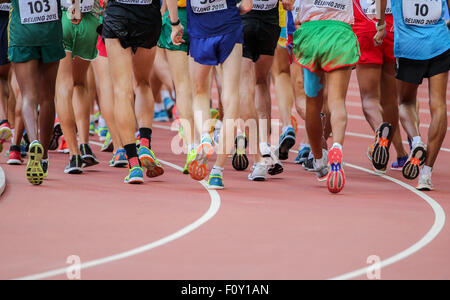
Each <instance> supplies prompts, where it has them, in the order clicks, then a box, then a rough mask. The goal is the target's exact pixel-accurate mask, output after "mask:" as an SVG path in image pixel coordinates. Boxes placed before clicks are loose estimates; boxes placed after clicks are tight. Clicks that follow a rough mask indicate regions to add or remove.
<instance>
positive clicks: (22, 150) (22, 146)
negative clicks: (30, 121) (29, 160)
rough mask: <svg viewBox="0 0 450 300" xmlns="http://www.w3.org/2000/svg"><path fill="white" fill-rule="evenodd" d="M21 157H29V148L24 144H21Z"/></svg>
mask: <svg viewBox="0 0 450 300" xmlns="http://www.w3.org/2000/svg"><path fill="white" fill-rule="evenodd" d="M20 156H22V157H27V146H26V145H25V144H23V143H21V144H20Z"/></svg>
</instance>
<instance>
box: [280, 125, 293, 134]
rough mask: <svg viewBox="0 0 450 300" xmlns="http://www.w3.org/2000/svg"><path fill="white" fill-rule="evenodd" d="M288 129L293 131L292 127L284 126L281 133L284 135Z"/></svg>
mask: <svg viewBox="0 0 450 300" xmlns="http://www.w3.org/2000/svg"><path fill="white" fill-rule="evenodd" d="M289 128H292V129H293V128H294V127H292V126H291V125H289V126H284V127H283V129H281V133H282V134H284V133H285V132H286V131H287V130H288V129H289Z"/></svg>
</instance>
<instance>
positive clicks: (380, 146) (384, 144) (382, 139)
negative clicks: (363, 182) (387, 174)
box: [372, 123, 393, 171]
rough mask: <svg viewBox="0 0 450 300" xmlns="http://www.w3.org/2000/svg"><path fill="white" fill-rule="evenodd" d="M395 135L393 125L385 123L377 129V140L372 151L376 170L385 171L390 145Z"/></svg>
mask: <svg viewBox="0 0 450 300" xmlns="http://www.w3.org/2000/svg"><path fill="white" fill-rule="evenodd" d="M392 136H393V130H392V126H391V124H389V123H383V124H381V125H380V127H379V128H378V129H377V132H376V141H375V144H374V148H373V152H372V164H373V167H374V168H375V169H376V170H379V171H385V170H386V167H387V165H388V162H389V146H390V145H391V140H392Z"/></svg>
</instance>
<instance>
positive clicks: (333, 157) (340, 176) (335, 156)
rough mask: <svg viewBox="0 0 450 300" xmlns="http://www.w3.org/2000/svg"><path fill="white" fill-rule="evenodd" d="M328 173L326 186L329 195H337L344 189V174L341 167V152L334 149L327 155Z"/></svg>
mask: <svg viewBox="0 0 450 300" xmlns="http://www.w3.org/2000/svg"><path fill="white" fill-rule="evenodd" d="M328 161H329V164H330V173H328V179H327V186H328V190H329V191H330V193H333V194H337V193H339V192H341V191H342V190H343V189H344V186H345V173H344V169H343V166H342V151H341V149H339V148H337V147H335V148H331V150H330V152H329V153H328Z"/></svg>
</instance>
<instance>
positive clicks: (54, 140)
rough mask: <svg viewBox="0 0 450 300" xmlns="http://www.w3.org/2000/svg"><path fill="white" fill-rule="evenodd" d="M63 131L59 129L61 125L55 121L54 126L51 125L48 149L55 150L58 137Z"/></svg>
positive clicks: (57, 144)
mask: <svg viewBox="0 0 450 300" xmlns="http://www.w3.org/2000/svg"><path fill="white" fill-rule="evenodd" d="M62 134H63V132H62V129H61V125H60V124H59V123H56V124H55V126H53V134H52V139H51V140H50V146H49V148H48V149H49V150H56V149H58V146H59V138H60V137H61V136H62Z"/></svg>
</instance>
